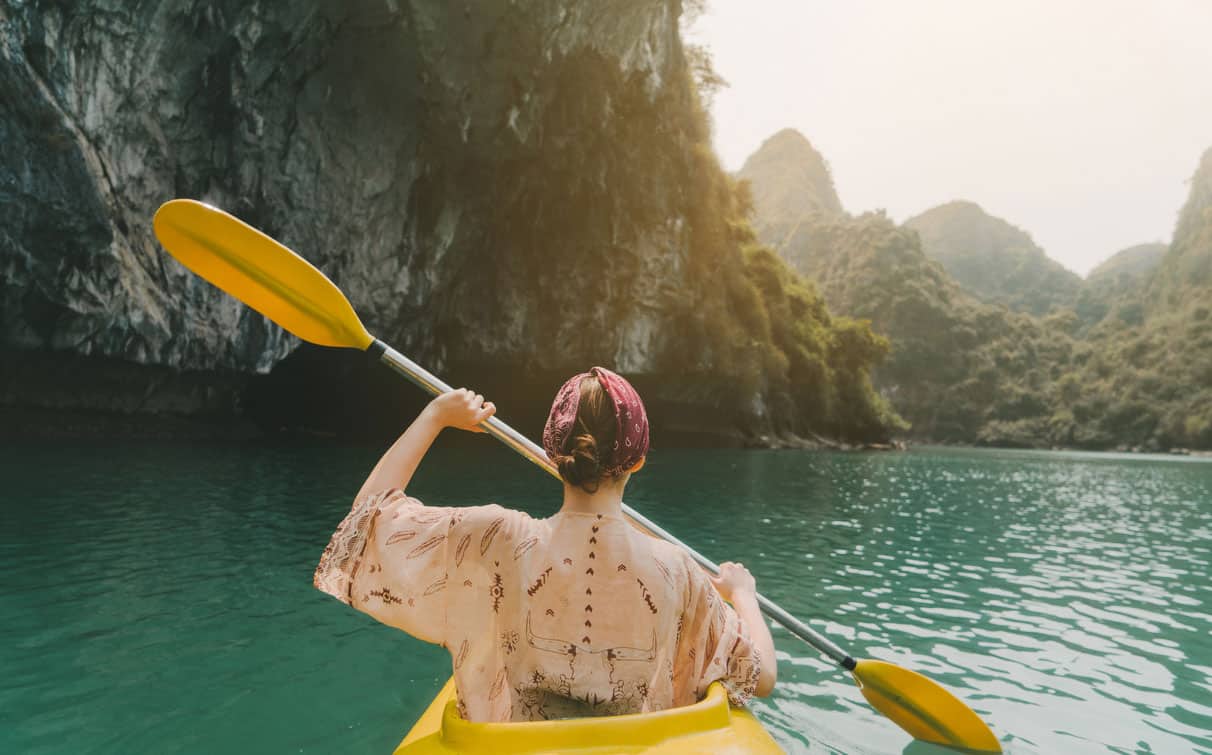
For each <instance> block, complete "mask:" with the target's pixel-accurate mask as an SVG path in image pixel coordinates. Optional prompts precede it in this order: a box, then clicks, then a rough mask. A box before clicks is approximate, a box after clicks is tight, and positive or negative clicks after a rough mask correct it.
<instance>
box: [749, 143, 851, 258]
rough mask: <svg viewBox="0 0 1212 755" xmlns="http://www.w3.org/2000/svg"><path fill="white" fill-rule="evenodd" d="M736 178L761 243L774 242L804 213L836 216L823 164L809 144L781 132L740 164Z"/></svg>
mask: <svg viewBox="0 0 1212 755" xmlns="http://www.w3.org/2000/svg"><path fill="white" fill-rule="evenodd" d="M737 178H740V179H742V180H745V181H748V182H749V185H750V190H751V191H752V193H753V209H754V225H755V230H756V231H757V232H758V236H759V237H760V238H761V239H762V241H763V242H765V243H768V244H771V245H773V246H778V244H779V243H780V242H781V241H782V240H783V239H784V238H785V237H786V236H787V234H788V233H790V232H791V231H793V230H794V229H795V226H796V225H798V224H799V222H800V221H801V220H802V219H803V218H804V217H805V216H806V215H809V214H814V213H821V214H824V215H830V216H836V215H842V214H843V210H842V202H841V200H840V199H839V198H838V196H837V190H836V189H835V188H834V186H833V176H832V175H831V174H830V172H829V165H828V164H827V163H826V162H825V158H824V157H822V156H821V153H820V152H817V151H816V149H815V148H814V147H813V146H812V144H811V142H809V141H808V139H807V138H806V137H805V136H804V135H803V134H801V133H800V132H798V131H796V130H795V129H791V128H785V129H783V130H782V131H780V132H778V133H777V134H775V135H774V136H772V137H770V138H769V139H767V140H766V141H764V142H762V146H761V147H759V148H758V150H757V151H756V152H754V153H753V154H752V155H750V156H749V158H748V159H747V160H745V164H744V165H743V166H742V167H741V170H740V172H739V173H737Z"/></svg>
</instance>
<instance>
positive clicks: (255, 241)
mask: <svg viewBox="0 0 1212 755" xmlns="http://www.w3.org/2000/svg"><path fill="white" fill-rule="evenodd" d="M154 225H155V231H156V236H157V237H158V238H159V239H160V243H161V244H163V245H164V248H165V249H167V250H168V251H169V253H170V254H172V255H173V256H174V257H176V258H177V259H178V260H179V261H180V262H181V264H183V265H185V266H186V267H187V268H189V269H190V270H192V271H193V272H195V273H197V274H198V275H199V276H201V277H202V278H204V279H205V280H207V281H209V282H210V283H212V284H214V285H215V286H217V287H219V288H220V289H222V290H223V291H226V292H227V293H229V294H231V295H232V296H234V297H236V298H237V299H239V300H240V301H242V302H244V303H245V304H247V305H248V306H250V307H252V308H253V309H255V310H257V311H258V312H260V313H261V314H263V315H265V316H266V317H268V318H269V319H271V320H273V321H274V322H276V323H277V324H278V325H280V326H282V327H283V328H285V329H286V330H288V331H290V332H291V333H293V334H295V335H296V336H298V337H299V338H301V339H303V340H304V341H309V342H311V343H314V344H317V345H320V346H335V347H342V348H350V349H358V350H360V351H366V352H368V353H369V354H370V355H371V356H372V357H374V358H375V359H377V360H378V361H380V362H382V363H383V364H385V365H387V366H388V367H390V368H391V369H393V370H395V371H396V372H397V373H399V374H400V375H402V376H404V377H406V378H408V379H409V380H411V381H412V382H413V383H415V384H417V385H418V386H420V387H421V388H422V389H424V390H425V391H427V392H429V393H431V394H433V395H438V394H440V393H444V392H446V391H449V390H450V386H448V385H447V384H446V383H444V382H442V381H441V380H439V379H438V378H437V377H436V376H434V375H433V374H431V373H430V372H429V371H427V370H426V369H424V368H423V367H421V366H420V365H418V364H417V363H416V362H414V361H412V360H411V359H409V358H408V357H406V356H404V355H403V354H401V353H400V352H398V351H396V350H395V349H393V348H391V347H390V346H388V345H387V344H385V343H383V342H382V341H380V340H378V339H377V338H375V337H374V336H372V335H371V334H370V333H369V332H368V331H367V330H366V327H365V326H364V325H363V324H362V321H361V320H359V319H358V315H357V313H355V312H354V309H353V306H352V305H351V304H350V303H349V300H348V299H347V298H345V295H344V294H343V293H341V290H340V289H339V288H337V286H336V285H335V284H334V283H333V282H332V281H330V280H329V279H328V278H327V276H325V275H324V273H322V272H320V271H319V270H317V269H316V268H315V267H313V266H312V265H311V263H309V262H308V261H307V260H305V259H303V258H302V257H300V256H299V255H297V254H295V253H294V252H292V251H291V250H290V249H287V248H286V247H285V246H283V245H282V244H279V243H278V242H277V241H274V240H273V239H272V238H270V237H269V236H267V235H265V234H264V233H261V232H260V231H258V230H257V229H255V228H253V227H252V226H250V225H248V224H247V223H244V222H243V221H241V220H239V219H237V218H235V217H232V216H231V215H229V214H227V213H226V212H223V211H222V210H219V209H216V208H214V207H211V206H210V205H206V204H203V203H201V202H196V201H194V200H191V199H174V200H172V201H171V202H167V203H165V204H164V205H163V206H161V207H160V209H159V210H158V211H157V212H156V217H155V221H154ZM484 430H485V431H486V432H488V433H489V434H491V435H492V436H493V437H495V438H497V439H498V440H500V441H501V442H502V443H504V444H505V445H507V446H509V447H510V448H512V449H513V450H515V451H517V452H518V453H520V454H522V456H524V457H526V458H527V459H529V460H530V461H531V462H533V463H534V464H536V465H537V466H538V467H540V468H541V469H543V471H545V472H547V473H548V474H550V475H552V476H553V477H555V478H557V479H558V478H559V472H557V471H556V469H555V467H554V465H552V463H551V462H550V461H549V460H548V459H547V456H546V454H545V453H544V452H543V449H541V448H540V447H539V446H537V445H536V444H534V443H532V442H531V441H530V440H529V439H528V438H526V437H525V436H524V435H522V434H521V433H519V432H518V431H517V430H514V429H513V428H512V427H510V426H509V425H507V424H505V423H504V422H502V421H501V420H500V419H499V418H497V417H492V418H490V419H489V420H488V421H487V422H485V423H484ZM623 511H624V513H626V514H627V516H628V517H630V518H631V520H632V521H633V522H634V523H636V524H637V525H639V526H640V527H641V528H642V529H644V530H647V531H648V532H649V533H651V534H653V535H655V536H657V537H660V538H662V539H664V540H667V541H669V542H671V543H674V544H675V545H679V546H681V547H682V548H685V549H686V550H687V552H689V553H690V555H691V556H692V557H694V560H695V561H697V562H698V563H699V565H700V566H702V567H703V568H704V569H706V570H707V571H709V572H711V573H712V574H718V573H719V567H718V566H717V565H716V564H715V563H714V562H712V561H711V560H710V559H708V558H706V557H704V556H703V555H701V554H700V553H698V552H696V551H695V550H694V549H693V548H691V547H690V546H688V545H686V544H685V543H683V542H682V541H681V540H679V539H677V538H676V537H674V536H673V535H672V534H670V533H669V532H666V531H665V530H664V529H662V528H661V527H659V526H657V525H656V524H654V523H653V522H652V521H651V520H649V519H648V518H647V517H645V516H643V515H642V514H640V513H639V512H637V511H636V510H635V509H633V508H631V507H630V506H628V505H627V504H623ZM758 603H759V604H760V605H761V608H762V612H763V613H765V614H766V615H767V616H769V617H770V618H772V619H774V620H775V621H776V622H778V623H779V624H781V625H782V626H783V627H784V628H786V629H787V630H788V631H789V632H791V633H792V634H794V635H795V636H797V637H799V638H800V639H802V640H804V641H805V642H807V643H808V644H809V645H812V646H813V647H814V648H816V649H817V650H819V651H820V652H822V653H824V654H825V655H827V656H829V658H831V659H832V660H833V661H834V662H836V663H837V664H838V665H839V666H841V667H842V668H844V669H846V670H847V671H849V672H850V673H851V675H852V676H853V677H854V681H855V682H856V683H857V684H858V686H859V689H860V690H861V691H862V693H863V697H865V698H867V701H868V702H870V703H871V705H872V706H873V707H874V708H875V709H876V710H878V711H879V712H881V713H883V714H884V715H885V716H887V717H888V718H890V719H892V721H893V722H894V723H896V724H897V725H898V726H900V727H901V728H902V729H904V730H905V731H907V732H908V733H909V734H910V735H912V736H913V737H915V738H917V739H921V740H925V741H927V742H934V743H936V744H941V745H947V746H950V747H959V748H964V749H968V750H976V751H981V752H1001V745H999V744H998V741H997V738H996V737H995V736H993V732H992V731H990V730H989V727H988V726H986V725H985V722H984V721H982V720H981V719H980V717H979V716H977V715H976V713H974V712H973V711H972V709H971V708H969V707H968V706H967V705H965V704H964V703H963V702H962V701H961V700H960V699H959V698H957V697H956V696H955V695H953V694H951V693H950V692H948V691H947V690H946V689H944V688H943V687H942V686H940V685H939V684H937V683H936V682H933V681H931V680H930V679H927V678H926V677H924V676H922V675H921V674H919V673H917V672H914V671H910V670H908V669H904V668H901V667H900V666H897V665H895V664H892V663H888V662H886V661H878V660H870V659H861V660H855V659H854V658H852V657H850V656H849V655H848V654H847V653H846V652H845V651H843V650H842V649H841V648H840V647H838V646H837V645H835V644H834V643H833V642H831V641H830V640H828V639H827V638H825V637H823V636H822V635H820V634H818V633H817V632H816V631H814V630H813V629H811V628H810V627H808V626H807V625H806V624H804V623H803V622H801V621H799V620H797V619H796V618H795V617H794V616H792V615H791V614H789V613H787V612H786V611H784V610H783V609H782V608H780V607H779V606H777V605H776V604H775V603H774V602H773V601H771V600H770V599H768V598H766V597H765V596H762V595H758Z"/></svg>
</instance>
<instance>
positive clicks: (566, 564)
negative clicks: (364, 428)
mask: <svg viewBox="0 0 1212 755" xmlns="http://www.w3.org/2000/svg"><path fill="white" fill-rule="evenodd" d="M315 586H316V587H317V588H319V589H320V590H322V591H324V592H326V593H328V594H329V595H332V596H333V597H335V598H337V599H338V600H340V601H342V602H344V603H347V604H349V605H350V606H353V607H354V608H356V609H358V610H359V611H364V612H366V613H368V614H370V615H371V616H373V617H375V618H376V619H378V620H379V621H381V622H383V623H384V624H388V625H390V626H393V627H397V628H399V629H402V630H404V631H405V632H408V633H409V634H411V635H413V636H415V637H419V638H420V639H422V640H426V641H428V642H433V643H438V644H441V645H442V646H443V647H445V648H446V649H447V650H448V651H449V652H450V655H451V658H452V660H453V664H454V678H455V686H456V688H457V690H458V699H459V712H460V714H461V715H462V716H463V717H464V718H466V719H468V720H471V721H528V720H538V719H551V718H567V717H572V716H590V715H612V714H620V713H638V712H647V711H655V710H661V709H664V708H670V707H673V706H680V705H688V704H691V703H693V702H695V701H697V700H699V699H700V698H701V697H702V696H703V695H704V694H705V692H706V690H707V686H708V685H709V684H711V682H713V681H715V680H720V681H722V682H723V683H724V686H725V687H726V688H727V689H728V692H729V697H730V698H731V699H732V702H733V703H734V704H737V705H740V704H743V703H744V702H745V701H746V700H747V699H748V698H749V697H750V696H751V695H752V694H753V691H754V688H755V687H756V686H757V681H758V676H759V672H760V669H761V660H760V659H759V657H758V654H757V652H756V650H755V649H754V647H753V645H752V644H751V643H750V641H749V637H748V635H747V633H746V629H745V626H744V625H743V624H742V623H741V620H740V619H739V618H738V616H737V615H736V613H735V612H734V611H733V610H732V607H731V606H729V605H728V604H727V603H726V602H725V601H724V600H723V599H722V598H720V596H719V595H718V593H717V592H716V590H715V588H714V587H713V586H712V585H711V583H710V582H709V581H708V579H707V577H706V575H705V574H703V573H702V572H701V571H700V570H699V569H698V567H697V566H696V565H695V563H694V562H693V561H692V560H691V559H690V557H689V555H688V554H686V553H685V552H684V551H683V550H682V549H680V548H678V547H676V546H674V545H671V544H669V543H666V542H664V541H661V540H657V539H655V538H652V537H650V536H648V535H645V534H643V533H641V532H639V531H637V530H636V529H635V528H634V527H632V526H631V525H630V524H629V523H628V522H627V521H625V520H624V519H622V518H616V517H614V516H603V515H600V514H580V513H570V512H564V513H559V514H556V515H555V516H553V517H551V518H549V519H534V518H532V517H530V516H528V515H526V514H523V513H521V512H518V511H512V510H510V509H506V508H502V507H501V506H497V505H495V504H494V505H489V506H476V507H471V508H438V507H430V506H425V505H423V504H421V502H420V501H418V500H416V499H415V498H410V497H409V496H407V495H405V494H404V493H403V491H400V490H385V491H380V492H375V493H372V494H368V495H365V496H362V497H361V498H359V499H358V500H357V501H356V502H355V503H354V506H353V509H352V510H351V511H350V512H349V515H348V516H347V517H346V518H345V520H344V521H343V522H341V525H340V526H339V527H338V528H337V531H336V533H335V534H334V535H333V537H332V541H331V542H330V543H329V544H328V547H327V548H326V549H325V551H324V555H323V557H322V558H321V559H320V565H319V567H317V569H316V573H315Z"/></svg>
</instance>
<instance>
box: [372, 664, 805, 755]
mask: <svg viewBox="0 0 1212 755" xmlns="http://www.w3.org/2000/svg"><path fill="white" fill-rule="evenodd" d="M454 752H462V753H468V752H502V753H505V752H509V753H557V752H559V753H577V752H587V753H608V752H618V753H639V752H643V753H736V754H737V755H739V753H781V752H783V750H782V748H781V747H779V746H778V744H777V743H775V741H774V739H773V738H772V737H771V736H770V734H769V732H767V731H766V729H764V728H763V727H762V725H761V724H760V723H759V722H758V720H757V719H756V718H754V717H753V714H752V713H750V712H749V711H748V710H745V709H744V708H733V707H731V706H729V705H728V694H727V693H726V692H725V691H724V687H723V686H722V685H721V684H720V683H719V682H716V683H715V684H712V685H711V687H710V688H709V689H708V690H707V696H706V697H705V698H703V700H701V701H700V702H697V703H695V704H694V705H687V706H685V707H683V708H672V709H670V710H662V711H658V712H656V713H636V714H632V715H626V716H602V717H600V718H570V719H565V720H561V721H533V722H524V723H470V722H468V721H464V720H463V719H461V718H459V714H458V713H456V712H455V689H454V680H453V679H451V680H450V681H448V682H446V686H445V687H443V688H442V691H441V692H439V693H438V696H437V697H435V698H434V700H433V702H432V703H430V704H429V707H428V708H426V710H425V712H424V713H422V714H421V717H420V718H419V719H418V720H417V722H416V724H415V725H413V727H412V731H410V732H408V736H406V737H404V741H403V742H401V743H400V746H399V747H397V748H396V751H395V755H447V754H448V753H454Z"/></svg>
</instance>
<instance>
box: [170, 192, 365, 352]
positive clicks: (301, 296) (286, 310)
mask: <svg viewBox="0 0 1212 755" xmlns="http://www.w3.org/2000/svg"><path fill="white" fill-rule="evenodd" d="M153 226H154V227H155V230H156V238H158V239H160V243H161V244H163V245H164V248H165V249H167V250H168V251H169V253H170V254H172V256H174V257H176V258H177V259H178V260H179V261H180V262H181V264H182V265H185V266H186V267H187V268H189V269H190V270H192V271H194V272H195V273H197V274H198V276H199V277H201V278H203V279H205V280H207V281H209V282H211V283H213V284H214V285H215V286H218V287H219V288H221V289H222V290H224V291H226V292H227V293H229V294H231V295H232V296H234V297H236V298H237V299H239V300H240V301H242V302H244V303H245V304H247V305H248V306H250V307H252V308H253V309H255V310H257V311H258V312H260V313H261V314H263V315H265V316H266V317H268V318H269V319H271V320H273V321H274V322H276V323H277V324H278V325H281V326H282V327H283V328H285V329H286V330H289V331H290V332H291V333H294V334H295V335H296V336H298V337H299V338H302V339H303V340H304V341H310V342H311V343H314V344H318V345H320V346H343V347H346V348H351V349H362V350H365V349H366V348H367V347H368V346H370V344H371V343H372V342H373V341H374V338H373V337H372V336H371V335H370V333H368V332H367V331H366V327H365V326H364V325H362V321H361V320H359V319H358V315H357V313H355V312H354V309H353V306H352V305H351V304H350V303H349V300H348V299H346V298H345V294H343V293H341V289H339V288H337V287H336V285H335V284H334V283H333V282H332V281H330V280H329V279H328V277H327V276H325V275H324V273H322V272H320V271H319V270H317V269H316V268H315V267H313V266H312V264H311V263H310V262H308V261H307V260H305V259H303V258H302V257H300V256H299V255H297V254H295V253H294V252H292V251H291V250H289V249H287V248H286V247H284V246H282V245H281V244H279V243H278V242H277V241H274V240H273V239H271V238H270V237H269V236H266V235H265V234H264V233H261V232H260V231H258V230H257V229H256V228H253V227H252V226H250V225H248V224H247V223H245V222H244V221H242V220H239V219H237V218H234V217H232V216H231V215H228V214H227V213H226V212H223V211H222V210H219V209H216V208H214V207H211V206H210V205H207V204H203V203H201V202H195V201H194V200H192V199H174V200H172V201H171V202H165V203H164V204H163V205H162V206H161V207H160V209H159V210H157V211H156V219H155V220H154V221H153Z"/></svg>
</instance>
